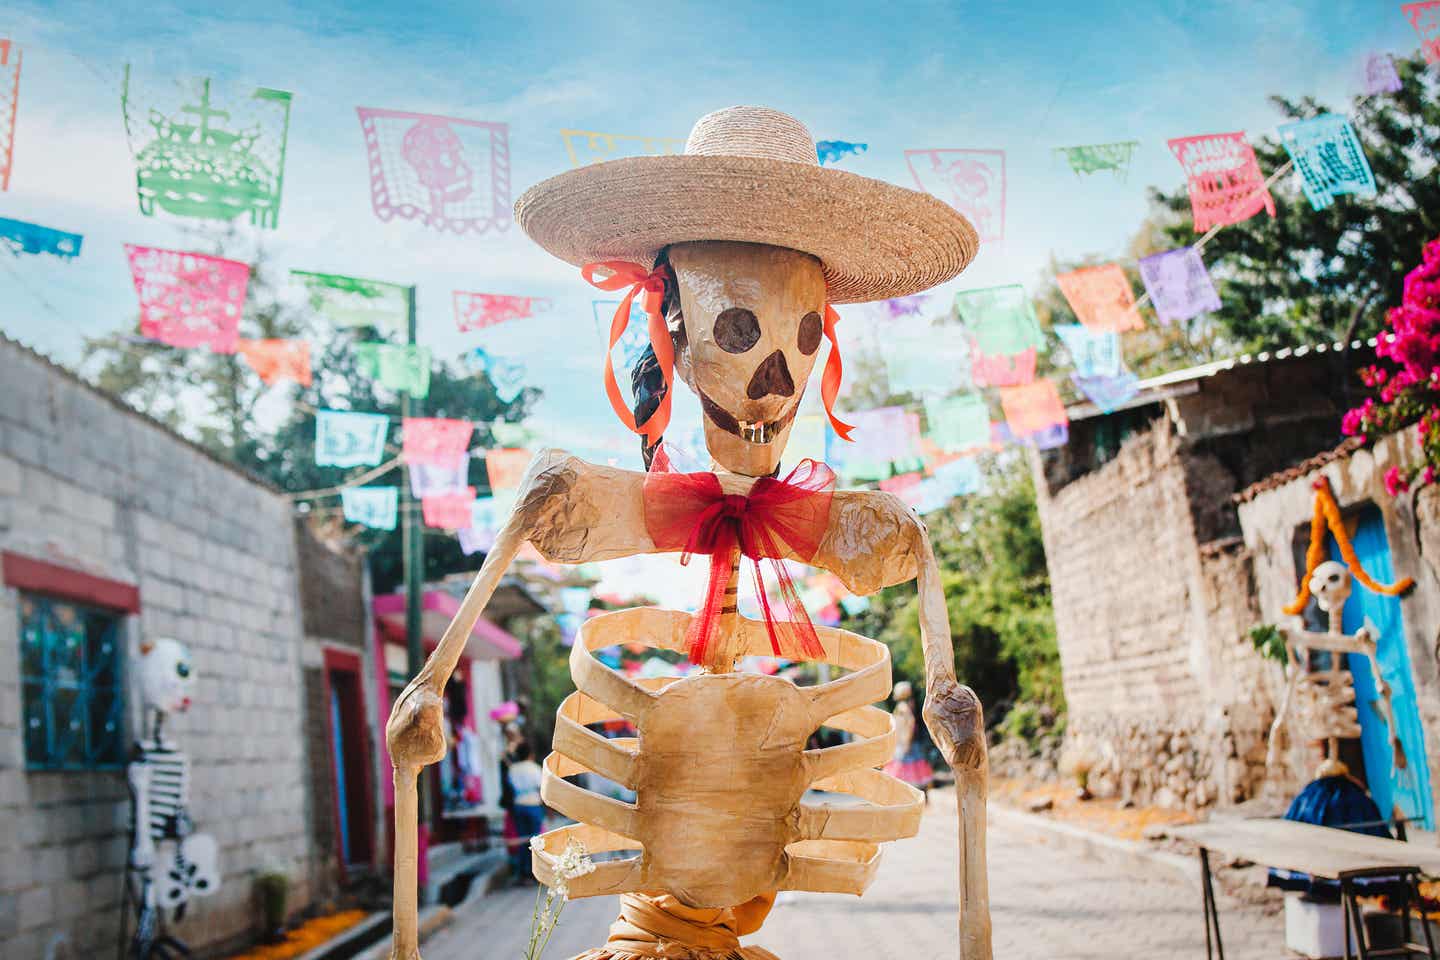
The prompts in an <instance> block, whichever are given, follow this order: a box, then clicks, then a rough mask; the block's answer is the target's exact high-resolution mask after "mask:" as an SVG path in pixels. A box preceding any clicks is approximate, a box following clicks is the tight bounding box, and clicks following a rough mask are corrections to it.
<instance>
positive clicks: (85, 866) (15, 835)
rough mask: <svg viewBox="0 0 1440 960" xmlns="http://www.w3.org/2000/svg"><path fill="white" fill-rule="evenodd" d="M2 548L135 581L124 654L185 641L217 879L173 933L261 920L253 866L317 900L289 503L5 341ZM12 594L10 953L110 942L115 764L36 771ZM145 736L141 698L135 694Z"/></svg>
mask: <svg viewBox="0 0 1440 960" xmlns="http://www.w3.org/2000/svg"><path fill="white" fill-rule="evenodd" d="M0 549H3V550H6V551H11V552H14V553H17V554H22V555H25V556H29V557H34V558H38V559H41V560H45V561H47V562H50V563H54V564H58V565H62V566H65V567H69V568H73V569H76V570H80V571H84V572H86V573H90V574H93V575H96V576H101V577H106V578H109V579H113V580H119V581H124V582H127V583H131V584H134V585H136V586H138V588H139V591H140V604H141V609H140V612H139V614H138V615H136V616H132V617H129V618H127V621H126V623H125V628H124V634H125V645H126V652H127V656H128V661H127V662H128V663H133V662H134V659H135V657H136V656H138V645H139V643H140V641H141V640H142V639H143V638H146V637H151V638H153V637H162V636H170V637H175V638H176V639H178V640H180V641H182V642H184V643H186V644H188V645H189V647H190V649H191V652H192V657H193V661H194V665H195V668H196V670H197V673H198V679H197V681H196V683H195V688H194V697H195V705H194V707H193V708H192V709H191V711H190V712H189V713H188V714H186V715H183V716H179V717H177V718H174V719H173V720H172V721H171V722H170V723H169V724H168V727H167V729H168V730H169V732H170V736H171V737H172V738H173V739H174V740H175V741H176V742H177V743H178V744H179V745H180V746H181V747H182V748H183V749H184V750H185V751H186V752H187V753H188V754H189V755H190V758H191V763H192V780H191V810H192V813H193V816H194V819H195V821H196V823H197V826H198V828H199V829H200V830H201V831H203V832H207V833H210V834H212V835H214V836H215V838H216V839H217V841H218V842H219V844H220V848H221V858H222V870H223V874H224V879H223V885H222V887H221V889H220V891H219V892H218V893H217V894H216V895H215V896H213V897H210V898H208V899H205V900H197V901H195V902H193V903H192V905H191V909H190V911H189V914H188V916H187V918H186V920H185V922H184V923H182V924H180V925H179V926H178V927H177V928H176V930H175V932H176V933H177V934H178V935H179V936H180V937H181V938H182V939H184V940H186V941H188V942H189V943H190V944H191V945H192V946H196V947H201V948H204V947H206V946H212V947H213V946H215V945H218V944H220V943H222V942H225V941H231V940H234V939H237V938H241V937H244V936H246V935H247V934H249V933H250V932H251V931H252V923H253V918H254V907H253V905H252V900H253V895H252V885H251V878H252V876H253V874H254V873H255V871H256V870H257V869H258V868H261V867H262V866H266V865H274V866H278V867H279V868H280V869H282V870H284V871H285V872H287V873H288V874H289V875H290V877H291V890H292V893H291V901H290V902H291V903H292V905H298V904H303V903H304V902H305V901H306V900H307V898H308V891H307V886H308V881H307V877H308V871H309V860H310V857H311V853H310V833H309V830H308V823H307V822H306V816H307V812H306V798H305V788H304V781H305V773H306V761H305V757H304V746H303V740H302V736H301V733H300V731H301V724H302V704H301V679H300V646H301V624H300V616H299V610H298V603H297V593H296V562H297V561H296V549H295V540H294V536H293V530H292V524H291V507H290V504H289V503H288V502H287V501H286V500H285V499H284V498H282V497H281V496H279V495H277V494H276V493H275V492H273V491H271V490H270V489H268V488H266V487H264V486H262V485H260V484H258V483H257V482H254V481H252V480H251V479H248V478H247V477H246V476H244V475H243V474H241V473H239V472H237V471H235V470H233V469H230V468H228V467H226V466H224V465H222V464H221V463H219V462H218V461H216V460H213V459H211V458H209V457H208V456H207V455H205V454H204V453H203V452H201V451H200V450H198V449H197V448H195V447H193V446H191V445H190V444H188V443H186V442H184V441H183V440H181V439H179V438H178V437H176V436H175V435H173V434H172V433H170V432H169V431H167V430H165V429H164V428H162V427H160V426H159V425H157V424H155V423H153V422H151V421H149V420H146V419H145V418H143V417H140V416H138V415H136V414H134V413H133V412H130V411H128V410H126V409H124V408H123V407H121V406H119V405H117V404H115V403H113V402H111V401H110V400H108V399H107V398H105V397H104V396H102V395H100V394H98V393H96V392H95V391H93V390H91V389H89V388H87V387H86V386H84V385H83V384H81V383H80V382H78V381H77V380H75V379H74V378H73V377H71V376H70V375H69V374H67V373H65V372H63V371H61V370H60V369H59V368H57V367H54V366H52V365H51V364H49V363H47V362H46V361H44V360H43V359H41V358H39V357H38V356H36V355H34V354H32V353H30V352H28V351H26V350H24V349H23V348H21V347H19V346H17V345H16V344H14V343H13V342H11V341H9V340H6V339H4V338H3V337H0ZM17 604H18V594H17V591H16V590H14V589H11V588H5V589H0V822H4V823H5V824H6V827H5V829H0V944H3V949H0V953H3V955H4V956H5V957H6V958H7V960H11V958H14V960H30V958H37V960H38V958H40V957H42V956H43V955H44V953H45V948H46V945H47V944H49V943H51V942H52V941H54V940H55V939H56V938H57V937H59V936H63V937H65V938H66V940H67V942H68V945H69V948H70V950H71V952H72V955H75V956H100V955H108V954H110V953H113V951H114V948H115V942H116V937H117V933H118V931H117V927H118V925H119V922H120V907H119V904H120V894H121V882H122V871H123V865H124V862H125V857H126V848H127V843H128V840H127V822H128V810H129V801H128V796H127V790H126V787H125V781H124V775H123V773H120V772H89V773H56V772H47V773H39V772H27V770H26V768H25V755H24V747H23V741H22V738H21V732H20V716H21V693H20V688H19V679H18V678H19V664H18V649H19V644H18V631H17V625H18V616H19V613H18V609H17ZM128 722H129V725H130V732H131V736H132V737H133V736H135V735H138V733H139V730H140V726H139V724H140V715H139V706H138V692H134V691H133V690H132V692H131V694H130V696H129V716H128Z"/></svg>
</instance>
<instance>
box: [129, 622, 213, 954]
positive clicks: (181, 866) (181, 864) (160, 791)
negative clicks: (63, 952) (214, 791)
mask: <svg viewBox="0 0 1440 960" xmlns="http://www.w3.org/2000/svg"><path fill="white" fill-rule="evenodd" d="M139 677H140V694H141V700H142V703H143V710H144V723H145V725H146V727H147V730H146V736H145V738H144V739H142V740H140V741H138V742H137V743H136V744H135V749H134V752H133V759H132V760H131V762H130V765H129V766H128V767H127V768H126V774H127V778H128V780H129V783H130V798H131V804H132V806H131V811H132V813H131V846H130V859H129V867H128V870H129V877H128V880H129V884H130V887H129V890H130V893H131V896H132V899H133V902H134V904H135V908H136V913H137V932H136V942H137V943H138V944H148V945H149V946H148V947H147V948H145V949H142V950H141V952H142V953H143V954H144V955H146V956H173V955H181V956H188V955H189V951H188V950H187V949H185V948H184V946H183V944H180V943H179V942H178V941H175V940H174V939H173V938H170V937H164V936H161V935H160V934H159V924H160V917H161V911H164V910H173V911H175V915H176V916H179V915H180V914H181V913H182V912H183V911H184V908H185V905H186V904H187V903H188V902H189V900H190V898H191V897H203V896H209V895H210V894H213V893H215V892H216V891H217V890H219V888H220V870H219V856H218V854H219V851H218V848H217V847H216V844H215V838H214V837H212V836H210V835H209V834H204V833H196V832H195V825H194V823H193V822H192V821H191V819H190V763H189V759H188V758H187V757H186V755H185V754H184V753H183V752H181V751H180V750H179V749H178V748H177V747H176V745H175V744H174V743H172V742H171V741H170V740H169V739H167V738H166V736H165V733H164V726H165V718H166V717H168V716H169V715H170V714H172V713H183V712H184V711H185V710H188V709H189V707H190V691H191V688H192V687H193V686H194V683H195V675H194V672H193V670H192V668H191V665H190V651H189V650H188V649H186V647H185V646H184V645H183V644H181V643H179V642H178V641H176V640H171V639H168V638H162V639H158V640H154V641H148V642H146V643H143V644H141V646H140V670H139ZM147 951H148V952H147Z"/></svg>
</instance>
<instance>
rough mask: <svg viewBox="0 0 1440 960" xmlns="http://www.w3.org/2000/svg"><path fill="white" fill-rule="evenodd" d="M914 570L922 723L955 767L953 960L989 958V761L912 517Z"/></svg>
mask: <svg viewBox="0 0 1440 960" xmlns="http://www.w3.org/2000/svg"><path fill="white" fill-rule="evenodd" d="M911 530H912V538H913V539H912V543H913V545H914V549H915V553H916V556H917V564H918V567H919V570H918V573H919V576H918V583H917V589H918V591H919V600H920V642H921V644H922V647H923V650H924V655H925V708H924V716H925V726H926V727H928V728H929V730H930V735H931V736H932V737H934V738H935V744H936V745H937V746H938V747H939V748H940V752H941V753H942V754H944V756H945V760H946V762H947V763H949V764H950V766H951V769H953V770H954V771H955V802H956V806H957V808H958V811H959V815H960V958H961V960H990V957H991V946H990V892H989V883H988V880H987V876H986V871H985V794H986V788H987V781H988V779H989V763H988V760H987V757H986V752H985V720H984V714H983V712H982V710H981V707H980V699H979V698H978V697H976V696H975V692H974V691H973V690H971V689H970V688H969V687H966V686H962V685H961V684H960V682H959V681H958V680H957V679H956V677H955V648H954V645H953V643H952V641H951V638H950V616H949V613H948V612H947V610H946V608H945V591H944V590H943V589H942V588H941V586H940V568H939V566H938V565H937V564H936V563H935V554H934V552H933V551H932V550H931V548H930V537H929V535H928V533H927V532H926V530H925V524H924V523H923V522H922V521H921V520H920V519H919V518H918V517H915V518H914V525H913V527H912V528H911Z"/></svg>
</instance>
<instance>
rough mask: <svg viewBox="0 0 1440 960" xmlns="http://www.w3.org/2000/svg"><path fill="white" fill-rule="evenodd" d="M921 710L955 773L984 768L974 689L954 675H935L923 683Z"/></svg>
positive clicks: (980, 719)
mask: <svg viewBox="0 0 1440 960" xmlns="http://www.w3.org/2000/svg"><path fill="white" fill-rule="evenodd" d="M922 713H923V715H924V717H925V726H926V728H928V729H929V731H930V737H931V739H933V740H934V741H935V746H937V747H939V748H940V753H941V755H943V756H944V757H945V762H946V763H948V764H950V766H951V767H952V768H953V769H954V770H955V771H956V773H957V775H958V774H959V771H961V770H962V769H963V770H979V769H983V768H984V766H985V716H984V713H983V712H982V710H981V708H980V698H979V697H977V696H975V691H973V690H971V689H970V688H969V687H967V686H964V685H962V684H961V683H959V682H957V681H956V680H954V679H953V678H949V677H937V678H934V679H933V680H931V682H930V683H928V684H927V685H926V690H925V709H924V710H923V711H922Z"/></svg>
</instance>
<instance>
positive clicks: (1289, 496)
mask: <svg viewBox="0 0 1440 960" xmlns="http://www.w3.org/2000/svg"><path fill="white" fill-rule="evenodd" d="M1417 453H1418V448H1417V446H1416V444H1415V438H1414V433H1413V430H1406V431H1404V432H1403V433H1399V434H1393V435H1391V436H1389V437H1385V438H1382V439H1381V440H1379V441H1378V442H1376V444H1375V445H1374V446H1373V447H1372V448H1370V449H1360V450H1356V451H1355V452H1353V453H1351V454H1348V455H1346V456H1343V457H1340V458H1338V459H1336V460H1334V461H1332V462H1330V463H1328V464H1325V465H1324V466H1322V467H1320V468H1319V469H1317V470H1315V471H1312V472H1309V473H1304V474H1301V475H1299V476H1296V477H1293V478H1291V479H1289V480H1288V482H1285V483H1282V484H1278V485H1276V486H1273V487H1272V488H1270V489H1266V490H1264V491H1263V492H1258V493H1256V494H1255V495H1254V496H1253V497H1251V498H1250V499H1249V500H1247V501H1246V502H1244V503H1242V504H1241V505H1240V510H1239V514H1240V523H1241V527H1242V529H1243V530H1244V535H1245V543H1246V546H1247V547H1248V548H1249V550H1250V552H1251V553H1252V554H1253V556H1254V558H1255V559H1254V565H1255V580H1256V586H1257V589H1258V593H1259V599H1260V609H1261V610H1262V611H1264V619H1265V620H1266V621H1267V622H1271V623H1278V622H1281V621H1282V620H1284V619H1285V615H1284V613H1283V611H1282V609H1281V608H1282V607H1283V606H1284V605H1285V604H1287V603H1289V602H1290V601H1291V600H1292V599H1293V598H1294V595H1295V590H1296V586H1297V584H1298V583H1299V582H1300V576H1301V574H1302V573H1303V571H1301V570H1297V569H1296V559H1295V550H1294V545H1295V543H1296V540H1297V537H1299V538H1302V541H1308V536H1309V534H1308V527H1309V523H1310V517H1311V513H1312V511H1313V509H1314V502H1315V501H1314V498H1315V491H1314V489H1313V487H1312V484H1313V482H1314V481H1315V479H1316V478H1317V477H1319V476H1322V475H1323V476H1325V477H1327V478H1328V479H1329V481H1330V487H1331V489H1332V490H1333V491H1334V493H1335V499H1336V501H1337V502H1338V503H1339V504H1340V508H1341V509H1342V510H1348V509H1350V508H1355V507H1361V506H1364V505H1366V504H1369V503H1373V504H1374V505H1375V506H1377V507H1378V508H1379V509H1380V513H1381V516H1382V517H1383V519H1384V524H1385V534H1386V538H1387V539H1388V540H1389V543H1390V555H1391V562H1392V565H1393V569H1394V570H1395V575H1396V576H1397V577H1402V576H1411V577H1414V578H1415V589H1414V590H1413V591H1412V592H1411V593H1410V594H1409V595H1407V596H1405V597H1402V598H1401V600H1400V606H1401V612H1402V615H1403V617H1404V621H1405V640H1406V645H1407V648H1408V652H1409V654H1410V669H1411V673H1412V676H1413V677H1414V681H1415V696H1416V701H1417V703H1418V705H1419V709H1420V719H1421V722H1422V723H1423V724H1424V727H1425V732H1426V744H1425V746H1426V754H1427V757H1428V760H1429V767H1430V776H1431V789H1432V794H1433V793H1436V792H1437V791H1440V775H1437V774H1440V660H1437V656H1440V488H1437V487H1430V488H1427V489H1425V490H1423V491H1421V492H1420V494H1419V496H1416V497H1412V496H1411V495H1409V494H1406V495H1403V496H1400V497H1391V496H1390V495H1389V494H1387V493H1386V492H1385V482H1384V475H1385V472H1386V471H1387V470H1388V469H1389V468H1390V467H1391V466H1394V465H1411V464H1413V463H1414V462H1415V459H1414V458H1415V457H1416V455H1417ZM1291 744H1292V745H1291V756H1290V757H1289V758H1288V760H1289V766H1290V768H1291V769H1290V770H1288V771H1284V772H1283V773H1282V774H1281V775H1287V776H1288V777H1289V778H1290V780H1292V781H1298V779H1299V778H1300V777H1301V776H1305V775H1306V774H1308V773H1309V772H1310V771H1312V770H1313V767H1314V765H1315V758H1314V756H1313V755H1307V754H1306V753H1305V749H1306V747H1305V745H1304V744H1301V743H1298V742H1296V741H1295V740H1294V738H1292V742H1291ZM1433 800H1434V803H1435V807H1436V809H1437V810H1440V796H1434V797H1433Z"/></svg>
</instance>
